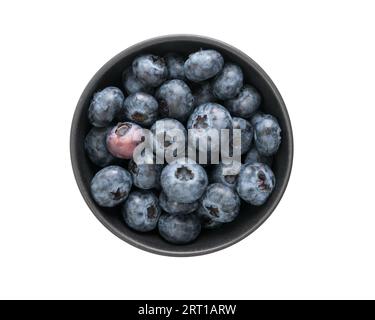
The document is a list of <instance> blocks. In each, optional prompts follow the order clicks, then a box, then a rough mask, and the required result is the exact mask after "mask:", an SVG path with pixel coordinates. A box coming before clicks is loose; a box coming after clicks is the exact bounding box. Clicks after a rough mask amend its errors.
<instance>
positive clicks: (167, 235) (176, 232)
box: [158, 213, 201, 244]
mask: <svg viewBox="0 0 375 320" xmlns="http://www.w3.org/2000/svg"><path fill="white" fill-rule="evenodd" d="M158 228H159V233H160V235H161V236H162V238H164V239H165V240H167V241H168V242H171V243H174V244H185V243H189V242H192V241H194V240H195V239H196V238H197V237H198V236H199V234H200V232H201V223H200V219H199V218H198V216H197V215H195V214H191V213H190V214H181V215H171V214H163V215H161V217H160V219H159V223H158Z"/></svg>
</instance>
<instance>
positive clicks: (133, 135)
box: [107, 122, 145, 159]
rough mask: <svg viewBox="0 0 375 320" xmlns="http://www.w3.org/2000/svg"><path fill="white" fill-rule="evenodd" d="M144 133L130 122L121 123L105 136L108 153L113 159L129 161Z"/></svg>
mask: <svg viewBox="0 0 375 320" xmlns="http://www.w3.org/2000/svg"><path fill="white" fill-rule="evenodd" d="M144 135H145V131H144V130H143V128H142V127H140V126H139V125H137V124H135V123H131V122H121V123H119V124H117V125H116V126H115V127H113V128H112V130H111V131H110V132H109V134H108V136H107V148H108V151H109V152H110V153H111V154H112V155H113V156H115V157H117V158H121V159H131V158H132V157H133V152H134V149H135V148H136V147H137V146H138V145H139V144H140V143H141V142H142V140H143V139H144Z"/></svg>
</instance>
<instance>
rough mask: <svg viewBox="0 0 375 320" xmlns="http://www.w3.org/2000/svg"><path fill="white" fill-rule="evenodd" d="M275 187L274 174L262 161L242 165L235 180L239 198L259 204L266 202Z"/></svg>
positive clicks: (255, 204)
mask: <svg viewBox="0 0 375 320" xmlns="http://www.w3.org/2000/svg"><path fill="white" fill-rule="evenodd" d="M274 187H275V176H274V174H273V172H272V170H271V169H270V167H269V166H267V165H266V164H263V163H247V164H244V165H243V166H242V169H241V171H240V174H239V176H238V180H237V188H236V189H237V192H238V195H239V196H240V197H241V199H243V200H245V201H246V202H248V203H250V204H252V205H254V206H260V205H262V204H264V203H265V202H266V200H267V199H268V197H269V196H270V194H271V193H272V191H273V189H274Z"/></svg>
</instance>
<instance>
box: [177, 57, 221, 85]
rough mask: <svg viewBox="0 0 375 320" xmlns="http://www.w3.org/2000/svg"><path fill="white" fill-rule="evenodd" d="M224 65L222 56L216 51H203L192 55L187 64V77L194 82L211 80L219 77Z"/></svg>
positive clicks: (185, 67)
mask: <svg viewBox="0 0 375 320" xmlns="http://www.w3.org/2000/svg"><path fill="white" fill-rule="evenodd" d="M223 65H224V59H223V57H222V56H221V54H220V53H219V52H217V51H215V50H201V51H198V52H195V53H192V54H191V55H190V56H189V58H188V59H187V60H186V62H185V66H184V69H185V76H186V77H187V78H188V79H189V80H191V81H194V82H200V81H204V80H207V79H210V78H212V77H214V76H215V75H217V74H218V73H219V72H220V71H221V69H222V68H223Z"/></svg>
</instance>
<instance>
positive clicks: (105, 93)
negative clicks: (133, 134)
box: [88, 87, 124, 127]
mask: <svg viewBox="0 0 375 320" xmlns="http://www.w3.org/2000/svg"><path fill="white" fill-rule="evenodd" d="M123 102H124V94H123V93H122V92H121V90H120V89H118V88H116V87H107V88H105V89H103V90H102V91H98V92H96V93H95V94H94V97H93V99H92V100H91V103H90V106H89V112H88V115H89V121H90V122H91V124H92V125H93V126H95V127H106V126H108V125H109V124H110V123H111V122H112V121H113V120H115V118H116V116H117V114H118V113H119V112H120V110H121V107H122V104H123Z"/></svg>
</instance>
